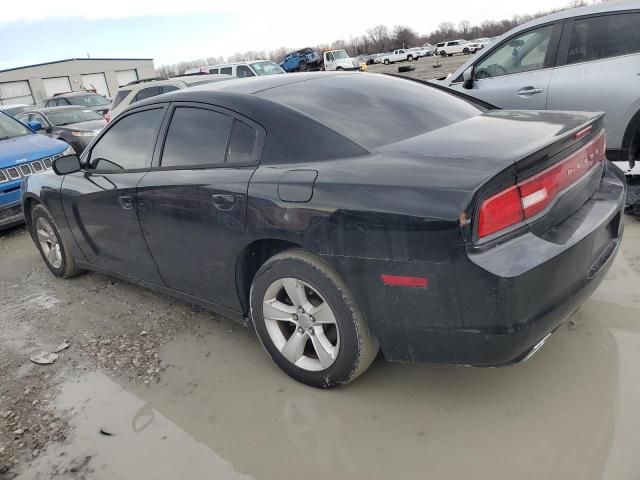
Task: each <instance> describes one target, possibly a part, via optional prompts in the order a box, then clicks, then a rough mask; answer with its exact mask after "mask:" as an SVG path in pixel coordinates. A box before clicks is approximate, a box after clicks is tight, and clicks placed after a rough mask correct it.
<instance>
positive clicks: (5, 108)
mask: <svg viewBox="0 0 640 480" xmlns="http://www.w3.org/2000/svg"><path fill="white" fill-rule="evenodd" d="M32 107H33V105H27V104H26V103H16V104H14V105H0V112H4V113H6V114H7V115H11V116H12V117H15V116H16V115H17V114H18V113H20V112H24V111H25V110H28V109H30V108H32Z"/></svg>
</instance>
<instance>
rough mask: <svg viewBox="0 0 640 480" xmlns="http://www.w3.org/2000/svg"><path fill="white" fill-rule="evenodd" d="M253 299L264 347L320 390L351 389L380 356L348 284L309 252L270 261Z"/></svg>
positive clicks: (279, 362)
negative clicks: (341, 386) (343, 387)
mask: <svg viewBox="0 0 640 480" xmlns="http://www.w3.org/2000/svg"><path fill="white" fill-rule="evenodd" d="M250 301H251V318H252V320H253V324H254V326H255V329H256V332H257V334H258V337H259V339H260V342H261V343H262V345H263V347H264V348H265V350H266V351H267V353H268V354H269V355H270V356H271V358H272V359H273V360H274V362H275V363H276V364H277V365H278V366H279V367H280V368H281V369H282V370H283V371H284V372H285V373H287V374H288V375H289V376H291V377H292V378H294V379H295V380H298V381H299V382H302V383H305V384H307V385H311V386H313V387H318V388H333V387H337V386H340V385H345V384H347V383H349V382H351V381H352V380H354V379H355V378H357V377H358V376H359V375H361V374H362V373H363V372H364V371H365V370H367V368H368V367H369V366H370V365H371V362H373V360H374V359H375V357H376V355H377V353H378V342H377V340H376V339H375V338H374V337H373V335H372V334H371V332H370V331H369V328H368V326H367V324H366V323H365V321H364V318H363V315H362V313H361V312H360V310H359V308H358V307H357V305H356V304H355V301H354V300H353V298H352V296H351V294H350V293H349V289H348V288H347V286H346V285H345V284H344V282H343V281H342V279H341V278H340V277H339V276H338V274H337V273H336V272H335V271H334V270H333V269H332V268H331V267H330V266H329V265H328V264H327V263H326V262H324V261H323V260H322V259H320V258H318V257H316V256H315V255H312V254H310V253H308V252H305V251H301V250H289V251H286V252H283V253H281V254H278V255H276V256H274V257H272V258H271V259H269V260H268V261H267V262H266V263H265V264H264V265H263V266H262V267H261V268H260V270H258V273H257V274H256V276H255V278H254V280H253V284H252V287H251V299H250Z"/></svg>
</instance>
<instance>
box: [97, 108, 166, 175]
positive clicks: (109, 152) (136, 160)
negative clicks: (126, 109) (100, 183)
mask: <svg viewBox="0 0 640 480" xmlns="http://www.w3.org/2000/svg"><path fill="white" fill-rule="evenodd" d="M163 111H164V110H163V109H162V108H156V109H153V110H145V111H142V112H136V113H132V114H131V115H127V116H125V117H123V118H122V119H120V120H118V121H117V123H116V124H115V125H113V127H111V128H110V129H109V130H108V131H107V132H106V133H105V134H104V135H103V136H102V137H101V138H100V140H98V142H97V143H96V144H95V146H94V147H93V148H92V149H91V160H90V165H91V166H92V167H93V168H96V169H99V170H131V169H136V168H145V167H147V166H148V165H149V164H150V160H151V154H152V152H153V146H154V144H155V141H156V135H157V131H158V127H159V126H160V121H161V120H162V114H163Z"/></svg>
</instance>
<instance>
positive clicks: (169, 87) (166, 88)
mask: <svg viewBox="0 0 640 480" xmlns="http://www.w3.org/2000/svg"><path fill="white" fill-rule="evenodd" d="M176 90H180V89H179V88H178V87H176V86H175V85H164V86H163V87H162V93H169V92H174V91H176Z"/></svg>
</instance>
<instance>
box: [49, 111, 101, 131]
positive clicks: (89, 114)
mask: <svg viewBox="0 0 640 480" xmlns="http://www.w3.org/2000/svg"><path fill="white" fill-rule="evenodd" d="M47 118H48V119H49V121H50V122H51V123H52V124H54V125H56V126H58V127H61V126H63V125H70V124H72V123H80V122H90V121H92V120H104V117H103V116H102V115H100V114H98V113H96V112H94V111H93V110H68V111H66V112H55V113H48V114H47Z"/></svg>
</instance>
